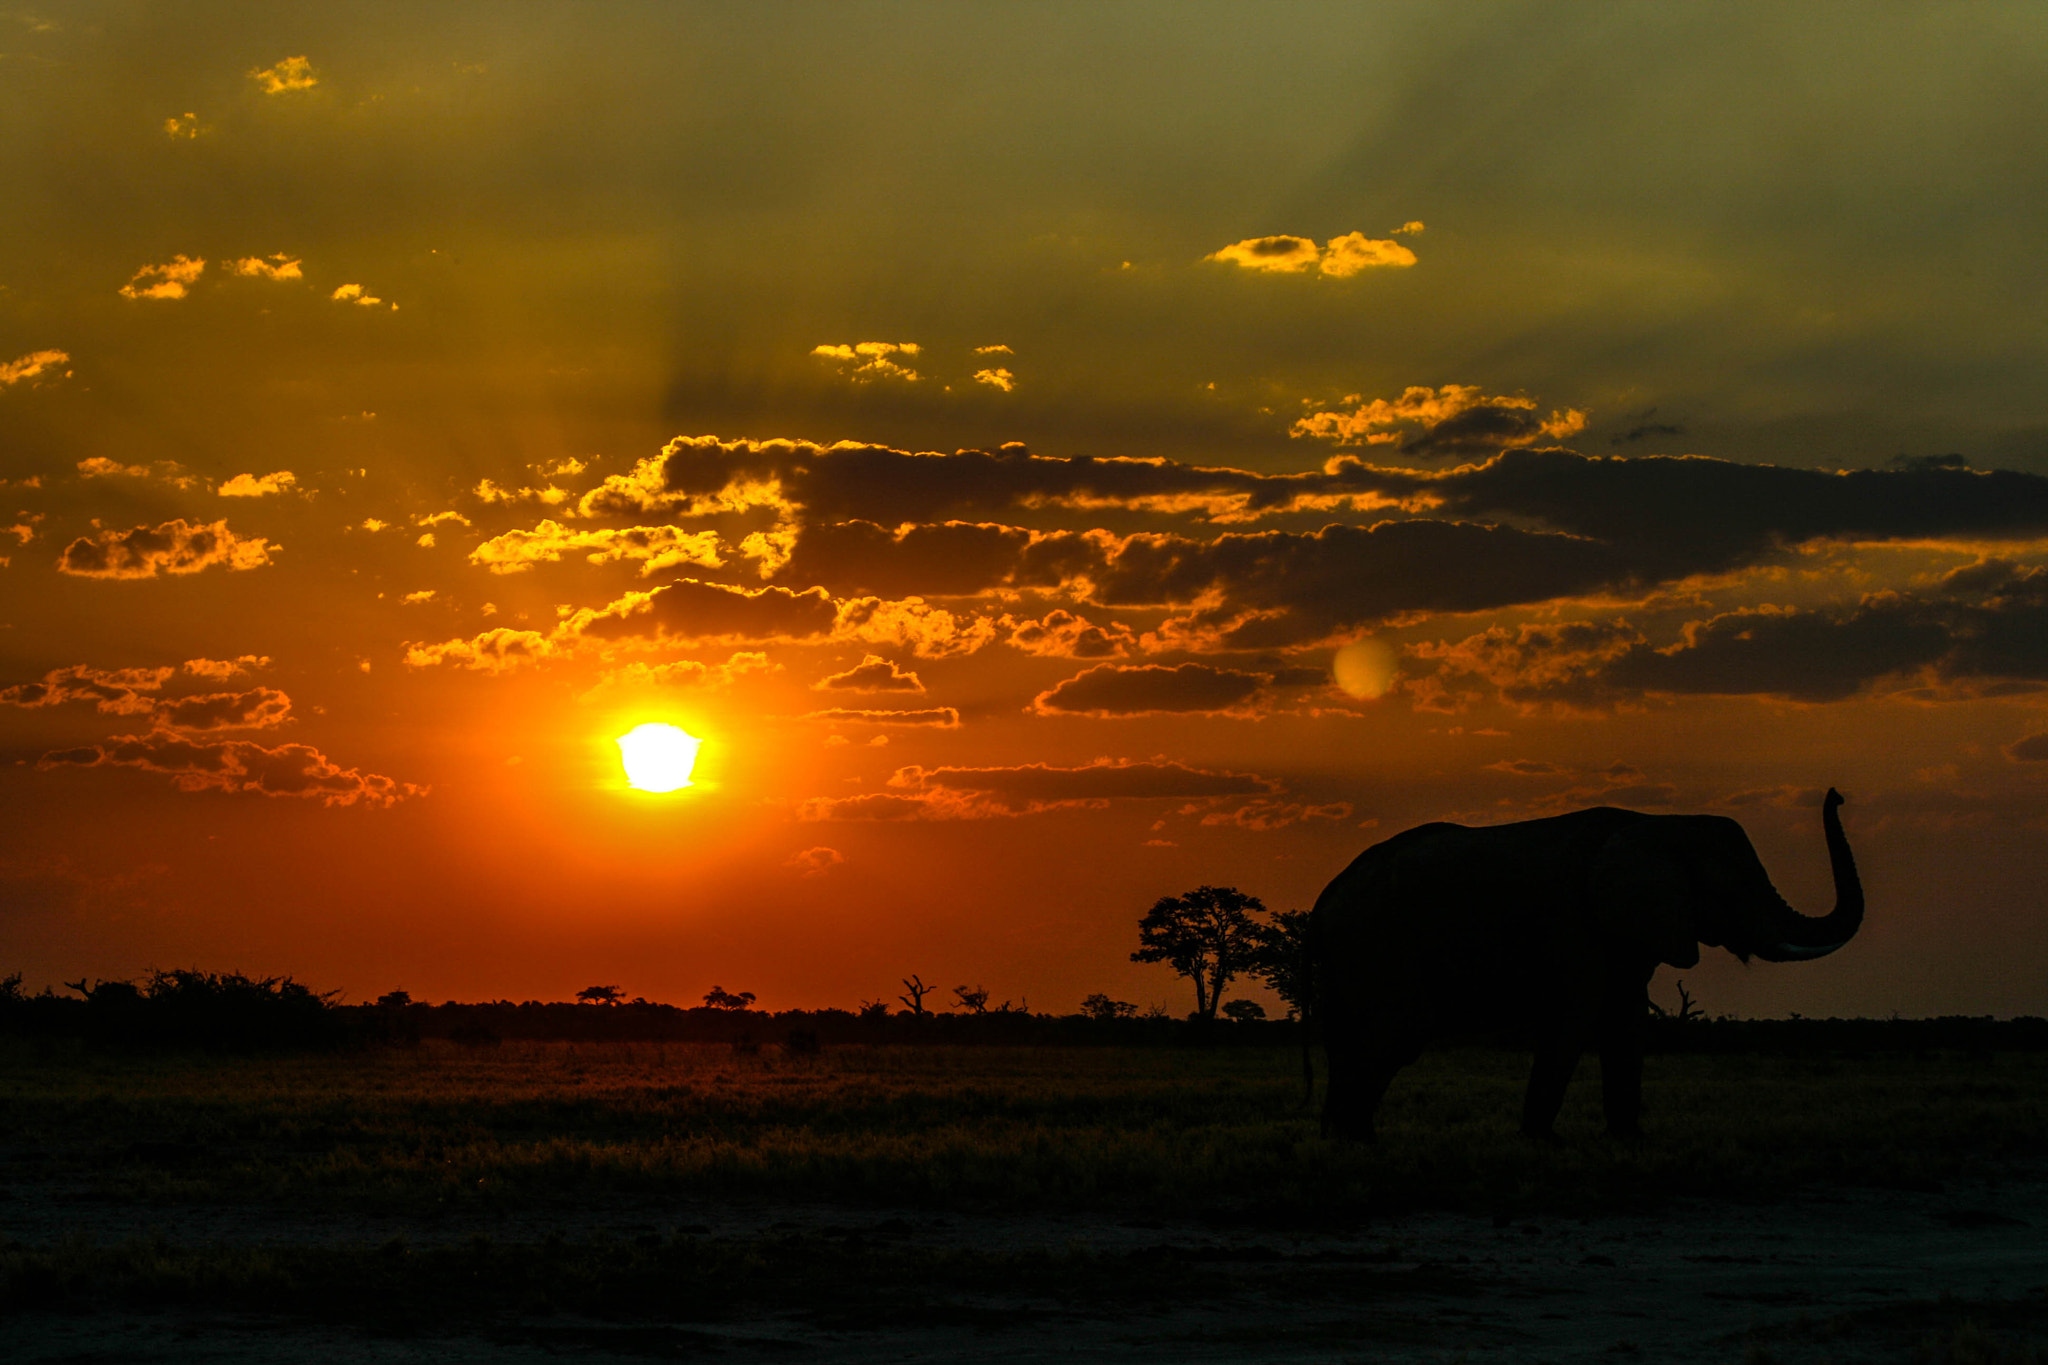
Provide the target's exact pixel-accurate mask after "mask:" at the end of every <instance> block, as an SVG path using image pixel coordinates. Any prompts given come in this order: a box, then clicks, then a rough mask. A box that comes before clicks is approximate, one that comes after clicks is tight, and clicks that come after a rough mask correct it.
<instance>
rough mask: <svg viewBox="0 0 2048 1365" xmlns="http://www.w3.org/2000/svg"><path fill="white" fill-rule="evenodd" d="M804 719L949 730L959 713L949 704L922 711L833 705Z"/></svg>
mask: <svg viewBox="0 0 2048 1365" xmlns="http://www.w3.org/2000/svg"><path fill="white" fill-rule="evenodd" d="M804 719H805V720H824V721H835V722H845V723H848V724H854V725H933V726H937V727H939V728H940V729H945V730H951V729H954V728H956V727H957V726H958V725H959V724H960V713H959V712H958V711H956V710H954V709H953V708H952V707H950V706H933V707H927V708H926V709H924V710H922V711H866V710H860V709H857V708H854V707H847V706H835V707H833V708H831V709H830V710H826V711H813V712H811V713H810V714H809V715H807V716H805V717H804Z"/></svg>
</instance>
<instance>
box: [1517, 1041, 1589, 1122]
mask: <svg viewBox="0 0 2048 1365" xmlns="http://www.w3.org/2000/svg"><path fill="white" fill-rule="evenodd" d="M1582 1050H1583V1048H1582V1045H1581V1044H1580V1042H1579V1040H1578V1039H1577V1038H1576V1037H1551V1038H1545V1039H1544V1040H1543V1041H1542V1042H1541V1043H1539V1044H1538V1045H1537V1048H1536V1065H1535V1066H1534V1067H1532V1068H1531V1069H1530V1071H1529V1093H1528V1096H1527V1097H1526V1098H1525V1099H1524V1100H1523V1101H1522V1136H1523V1137H1530V1138H1542V1139H1549V1138H1551V1137H1553V1136H1554V1133H1553V1129H1554V1128H1555V1126H1556V1124H1557V1112H1558V1110H1560V1109H1562V1108H1564V1092H1565V1087H1566V1086H1568V1085H1570V1084H1571V1080H1572V1072H1574V1071H1576V1070H1578V1067H1579V1053H1580V1052H1581V1051H1582Z"/></svg>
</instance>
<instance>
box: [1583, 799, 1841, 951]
mask: <svg viewBox="0 0 2048 1365" xmlns="http://www.w3.org/2000/svg"><path fill="white" fill-rule="evenodd" d="M1841 804H1842V797H1841V794H1840V793H1839V792H1836V791H1835V790H1834V789H1833V788H1829V789H1828V794H1827V798H1826V800H1825V801H1824V802H1822V805H1821V825H1822V827H1823V829H1824V830H1825V832H1826V835H1827V845H1828V860H1829V862H1830V864H1831V865H1832V867H1833V871H1834V880H1835V908H1834V910H1833V912H1832V913H1830V914H1827V915H1823V916H1819V917H1812V916H1807V915H1802V914H1800V913H1799V912H1798V911H1796V910H1794V909H1793V908H1792V907H1791V906H1790V905H1788V904H1786V902H1785V898H1784V897H1783V896H1781V895H1779V894H1778V889H1777V888H1776V887H1775V886H1773V885H1771V879H1770V875H1769V874H1768V873H1766V872H1765V871H1764V865H1763V862H1762V860H1760V859H1759V858H1758V857H1757V856H1756V850H1755V849H1754V848H1752V847H1751V846H1750V842H1749V836H1748V835H1746V834H1744V833H1743V831H1742V826H1741V825H1739V824H1737V823H1736V822H1735V821H1733V820H1731V819H1728V818H1727V817H1726V816H1720V815H1645V816H1642V817H1640V818H1639V819H1637V820H1635V821H1632V822H1630V823H1629V824H1627V825H1624V826H1623V827H1621V828H1620V829H1619V830H1617V831H1615V832H1614V833H1613V834H1612V835H1611V836H1610V837H1609V838H1608V840H1607V841H1606V843H1605V844H1604V845H1603V846H1602V847H1601V849H1600V852H1599V854H1598V856H1597V857H1596V858H1595V861H1594V865H1593V886H1592V891H1593V900H1594V905H1595V907H1596V913H1597V914H1598V916H1599V918H1600V920H1601V923H1602V927H1603V929H1604V930H1605V931H1606V932H1607V933H1608V934H1609V935H1611V936H1612V937H1613V938H1614V939H1618V940H1621V941H1624V942H1628V943H1632V944H1633V945H1635V946H1636V947H1638V948H1640V949H1642V950H1645V951H1647V952H1648V953H1649V954H1650V955H1651V956H1653V957H1654V958H1655V959H1656V960H1657V961H1659V962H1666V963H1669V964H1671V965H1672V966H1674V967H1691V966H1693V965H1695V964H1697V963H1698V962H1699V945H1700V944H1702V943H1704V944H1707V945H1708V946H1710V947H1717V948H1726V949H1727V950H1728V951H1729V952H1731V953H1734V954H1735V955H1736V956H1737V957H1739V958H1741V959H1742V960H1743V961H1745V962H1747V961H1748V960H1749V959H1750V958H1752V957H1757V958H1762V959H1763V960H1764V961H1766V962H1799V961H1804V960H1806V959H1807V958H1815V957H1824V956H1826V955H1827V954H1829V953H1832V952H1833V951H1835V949H1837V948H1839V947H1841V946H1842V945H1843V944H1845V943H1847V942H1848V941H1849V940H1850V938H1851V937H1853V936H1854V935H1855V933H1856V930H1857V928H1858V926H1860V925H1861V924H1862V923H1863V885H1862V883H1861V881H1859V880H1858V878H1857V876H1856V860H1855V858H1854V857H1852V856H1851V855H1850V852H1849V840H1848V838H1847V837H1846V836H1845V835H1844V834H1843V833H1842V821H1841V817H1840V816H1839V815H1837V814H1836V809H1837V808H1838V807H1839V806H1840V805H1841Z"/></svg>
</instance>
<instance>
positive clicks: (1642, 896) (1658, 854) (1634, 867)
mask: <svg viewBox="0 0 2048 1365" xmlns="http://www.w3.org/2000/svg"><path fill="white" fill-rule="evenodd" d="M1673 833H1674V831H1673V830H1672V829H1670V828H1669V827H1668V826H1666V825H1662V824H1660V823H1659V822H1658V820H1657V819H1656V818H1654V817H1649V818H1645V819H1642V820H1639V821H1636V822H1634V823H1631V824H1629V825H1625V826H1623V827H1622V828H1621V829H1619V830H1617V831H1616V832H1615V833H1614V834H1613V835H1612V836H1610V837H1609V838H1608V840H1607V842H1606V843H1605V844H1603V845H1602V846H1601V848H1600V851H1599V853H1598V854H1596V855H1595V857H1594V859H1593V868H1592V883H1591V885H1590V887H1589V888H1588V890H1589V892H1590V894H1591V901H1592V912H1593V923H1594V926H1595V928H1596V930H1597V931H1598V933H1599V934H1600V936H1601V938H1602V940H1603V941H1604V942H1605V943H1608V944H1611V945H1614V946H1617V947H1620V948H1621V949H1623V950H1624V951H1625V952H1627V953H1629V954H1630V955H1631V956H1634V957H1637V958H1644V959H1649V960H1652V961H1656V962H1665V963H1669V964H1670V965H1671V966H1673V967H1694V966H1697V965H1699V960H1700V938H1699V926H1700V924H1701V922H1702V919H1701V916H1702V913H1703V911H1704V910H1705V909H1706V906H1705V905H1704V904H1703V896H1702V892H1701V888H1700V887H1699V886H1698V884H1697V882H1696V881H1695V879H1694V878H1693V877H1692V876H1691V875H1690V874H1689V873H1688V872H1687V871H1686V866H1685V861H1684V859H1683V858H1682V857H1680V856H1679V854H1680V850H1679V849H1678V848H1677V847H1675V844H1676V842H1677V841H1676V840H1675V839H1674V838H1673V837H1672V835H1673Z"/></svg>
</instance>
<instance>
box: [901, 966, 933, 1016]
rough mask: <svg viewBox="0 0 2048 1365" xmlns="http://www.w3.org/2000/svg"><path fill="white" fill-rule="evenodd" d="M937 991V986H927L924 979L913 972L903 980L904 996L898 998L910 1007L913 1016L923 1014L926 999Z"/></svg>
mask: <svg viewBox="0 0 2048 1365" xmlns="http://www.w3.org/2000/svg"><path fill="white" fill-rule="evenodd" d="M937 989H938V987H937V986H927V985H925V984H924V978H922V977H920V976H919V975H918V974H917V973H916V972H912V973H911V974H910V975H909V976H906V977H904V978H903V994H901V995H899V996H897V997H896V998H897V999H898V1000H901V1001H902V1002H903V1003H904V1004H906V1005H908V1006H910V1012H911V1013H912V1014H923V1013H924V998H925V997H926V996H927V995H930V994H931V993H932V992H933V991H935V990H937Z"/></svg>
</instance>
